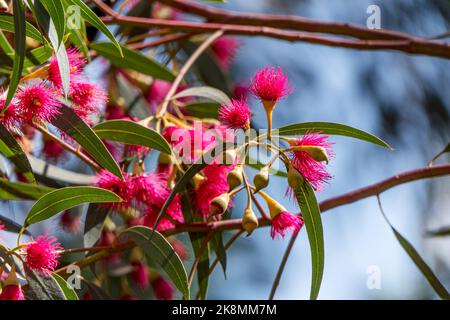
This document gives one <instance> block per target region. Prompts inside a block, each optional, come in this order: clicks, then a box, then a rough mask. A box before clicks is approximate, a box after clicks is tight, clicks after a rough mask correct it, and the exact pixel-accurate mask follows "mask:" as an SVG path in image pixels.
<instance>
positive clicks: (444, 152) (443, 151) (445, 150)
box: [430, 143, 450, 162]
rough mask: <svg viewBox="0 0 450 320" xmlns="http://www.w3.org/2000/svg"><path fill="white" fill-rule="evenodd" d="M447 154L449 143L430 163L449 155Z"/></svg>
mask: <svg viewBox="0 0 450 320" xmlns="http://www.w3.org/2000/svg"><path fill="white" fill-rule="evenodd" d="M449 152H450V143H449V144H448V145H447V146H446V147H445V148H444V150H442V151H441V152H439V153H438V154H437V155H436V156H435V157H434V158H433V159H432V160H431V161H430V162H433V161H435V160H437V159H438V158H439V157H440V156H442V155H444V154H446V153H449Z"/></svg>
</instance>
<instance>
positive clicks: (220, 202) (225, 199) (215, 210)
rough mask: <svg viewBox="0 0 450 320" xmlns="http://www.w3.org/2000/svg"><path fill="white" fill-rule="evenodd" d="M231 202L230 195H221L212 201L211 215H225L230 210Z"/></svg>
mask: <svg viewBox="0 0 450 320" xmlns="http://www.w3.org/2000/svg"><path fill="white" fill-rule="evenodd" d="M230 200H231V199H230V195H229V194H228V193H224V194H221V195H220V196H218V197H216V198H214V199H213V200H212V201H211V212H210V214H209V215H210V216H216V215H221V214H223V213H224V212H225V211H226V210H227V209H228V205H229V203H230Z"/></svg>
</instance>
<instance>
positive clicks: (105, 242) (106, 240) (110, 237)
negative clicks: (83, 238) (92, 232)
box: [98, 229, 120, 263]
mask: <svg viewBox="0 0 450 320" xmlns="http://www.w3.org/2000/svg"><path fill="white" fill-rule="evenodd" d="M115 240H116V234H115V233H114V231H112V230H108V229H103V231H102V234H101V236H100V240H99V241H98V246H99V247H111V246H112V245H113V244H114V241H115ZM119 258H120V252H115V253H113V254H110V255H109V256H107V257H105V258H104V259H103V261H104V262H106V263H115V262H117V261H118V260H119Z"/></svg>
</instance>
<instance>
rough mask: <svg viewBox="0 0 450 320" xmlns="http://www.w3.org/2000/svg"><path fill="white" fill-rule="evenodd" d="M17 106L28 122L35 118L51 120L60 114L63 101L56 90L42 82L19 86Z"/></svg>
mask: <svg viewBox="0 0 450 320" xmlns="http://www.w3.org/2000/svg"><path fill="white" fill-rule="evenodd" d="M16 106H17V111H18V112H19V113H20V115H21V117H22V118H24V119H25V120H26V121H27V122H32V120H33V119H36V120H42V121H46V122H51V121H52V120H53V119H54V118H55V117H56V115H58V113H59V107H60V106H61V102H59V100H58V95H57V94H56V92H55V91H54V90H52V89H50V88H47V87H45V86H44V85H43V84H42V83H40V84H35V85H30V86H25V87H21V88H19V91H18V93H17V95H16Z"/></svg>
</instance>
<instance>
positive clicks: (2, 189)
mask: <svg viewBox="0 0 450 320" xmlns="http://www.w3.org/2000/svg"><path fill="white" fill-rule="evenodd" d="M53 190H54V189H53V188H49V187H45V186H41V185H37V184H28V183H22V182H10V181H8V180H6V179H4V178H0V199H3V200H37V199H39V198H41V197H42V196H44V195H46V194H47V193H49V192H51V191H53Z"/></svg>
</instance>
